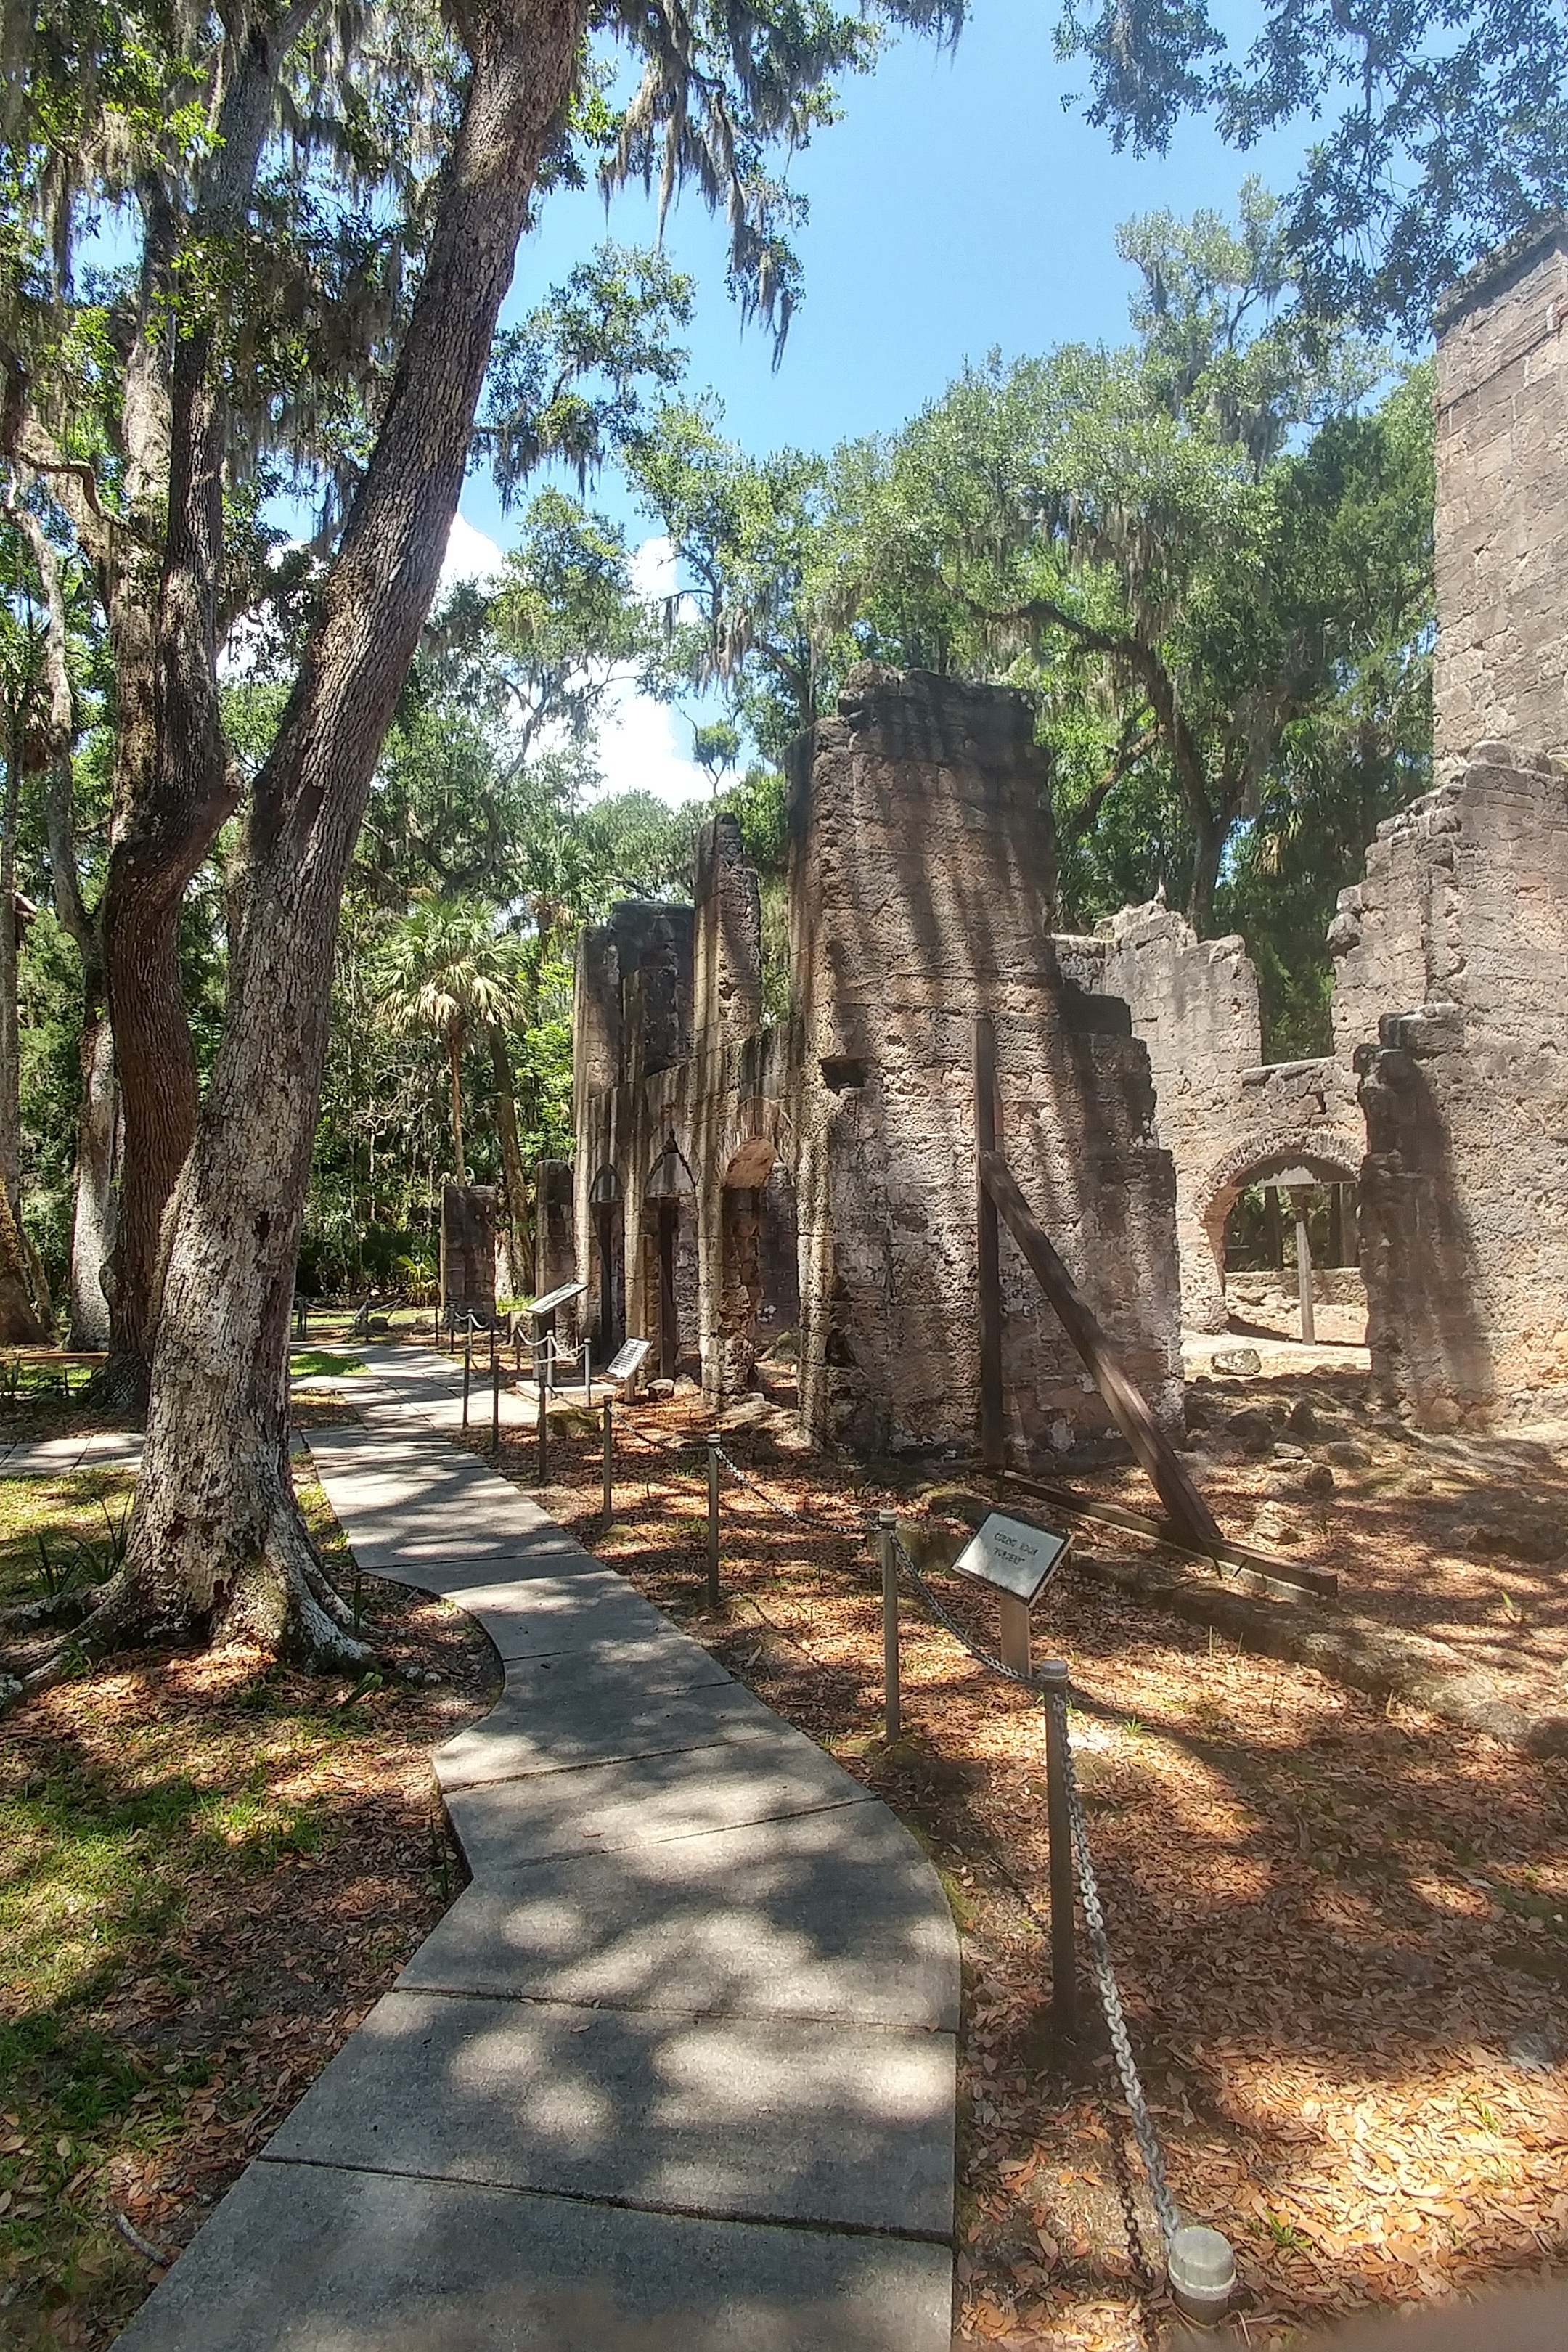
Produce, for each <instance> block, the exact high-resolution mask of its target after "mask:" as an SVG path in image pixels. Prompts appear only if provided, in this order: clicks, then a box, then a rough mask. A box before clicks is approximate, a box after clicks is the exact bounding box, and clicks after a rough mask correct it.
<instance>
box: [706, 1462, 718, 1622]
mask: <svg viewBox="0 0 1568 2352" xmlns="http://www.w3.org/2000/svg"><path fill="white" fill-rule="evenodd" d="M719 1600H720V1593H719V1441H718V1439H717V1438H716V1437H710V1439H709V1440H708V1606H709V1608H710V1609H715V1610H716V1609H717V1608H718V1606H719Z"/></svg>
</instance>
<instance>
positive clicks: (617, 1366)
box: [605, 1339, 653, 1381]
mask: <svg viewBox="0 0 1568 2352" xmlns="http://www.w3.org/2000/svg"><path fill="white" fill-rule="evenodd" d="M652 1346H653V1341H652V1340H651V1339H628V1340H627V1341H626V1346H625V1347H624V1348H623V1349H621V1351H620V1354H619V1355H618V1356H615V1357H612V1359H611V1360H610V1361H609V1363H607V1364H606V1365H605V1379H606V1380H607V1381H635V1380H636V1378H637V1374H638V1373H639V1372H640V1371H641V1370H642V1368H643V1365H644V1363H645V1362H646V1360H647V1354H648V1350H649V1349H651V1348H652Z"/></svg>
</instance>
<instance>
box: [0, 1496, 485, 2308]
mask: <svg viewBox="0 0 1568 2352" xmlns="http://www.w3.org/2000/svg"><path fill="white" fill-rule="evenodd" d="M317 1509H318V1514H319V1511H320V1503H319V1497H318V1500H317ZM362 1601H363V1607H364V1609H365V1612H366V1616H367V1619H368V1620H369V1621H370V1622H371V1624H372V1625H373V1627H374V1629H375V1631H376V1632H377V1633H378V1634H379V1636H380V1637H381V1639H382V1642H383V1644H384V1649H385V1652H386V1654H387V1655H388V1656H389V1658H391V1659H394V1660H395V1662H396V1663H397V1664H399V1665H401V1666H408V1665H415V1664H417V1665H418V1666H420V1667H421V1668H422V1669H423V1670H424V1671H425V1672H426V1673H430V1674H434V1675H439V1676H440V1677H441V1678H442V1679H441V1686H440V1687H435V1686H432V1688H430V1689H429V1690H425V1689H423V1688H422V1689H420V1690H418V1691H417V1692H411V1691H410V1690H409V1689H407V1688H406V1687H405V1686H403V1685H394V1684H392V1683H391V1682H384V1681H383V1679H382V1677H381V1676H380V1675H373V1676H369V1677H367V1678H366V1680H365V1682H364V1683H363V1684H362V1685H360V1686H359V1688H358V1689H350V1688H348V1687H346V1686H345V1685H342V1684H341V1683H332V1682H322V1681H320V1680H313V1679H311V1678H309V1677H307V1676H304V1675H296V1674H292V1673H289V1672H288V1671H285V1670H281V1669H279V1668H276V1667H274V1666H272V1665H271V1664H269V1662H268V1661H267V1660H265V1659H263V1658H261V1657H258V1656H254V1655H251V1654H247V1653H238V1652H225V1653H220V1654H197V1655H190V1654H184V1655H181V1654H175V1655H172V1656H171V1655H158V1656H154V1655H140V1656H136V1657H132V1658H126V1659H121V1660H117V1661H115V1662H114V1663H113V1664H111V1665H110V1666H107V1667H105V1668H103V1669H102V1670H100V1672H98V1673H96V1674H94V1675H90V1676H89V1677H85V1678H83V1679H82V1680H79V1681H76V1682H70V1683H67V1684H64V1685H61V1686H59V1687H58V1688H57V1689H55V1690H53V1691H50V1692H49V1693H47V1695H45V1696H42V1697H40V1698H38V1699H37V1700H35V1701H33V1702H32V1703H31V1704H30V1705H29V1706H26V1708H23V1709H20V1710H18V1711H17V1712H16V1714H15V1715H14V1716H13V1717H10V1718H8V1720H7V1722H6V1724H5V1737H4V1745H3V1748H0V1818H3V1819H4V1821H5V1829H6V1842H5V1852H4V1860H3V1862H0V1906H3V1907H0V1918H3V1920H4V1926H5V1937H4V1941H5V1954H4V1958H3V1959H0V2052H3V2053H4V2065H3V2066H0V2074H3V2077H4V2089H3V2091H0V2106H3V2109H4V2113H3V2116H0V2341H3V2342H4V2343H5V2344H6V2345H8V2346H16V2347H22V2346H27V2347H34V2346H38V2347H43V2346H48V2347H56V2346H67V2345H69V2346H78V2347H100V2346H102V2345H106V2344H108V2343H109V2342H110V2340H111V2338H112V2337H113V2336H114V2335H115V2333H116V2332H117V2330H118V2329H119V2328H120V2327H121V2326H123V2325H124V2323H125V2321H126V2319H127V2318H128V2317H129V2316H130V2314H131V2312H132V2310H133V2309H134V2308H135V2305H137V2303H139V2302H140V2301H141V2299H142V2296H143V2295H144V2294H146V2292H147V2290H148V2287H149V2286H150V2285H151V2284H152V2283H153V2280H154V2279H155V2278H156V2277H157V2276H158V2275H159V2270H158V2267H157V2265H156V2263H154V2262H153V2261H152V2260H150V2259H149V2256H148V2254H147V2253H146V2252H140V2251H138V2250H137V2249H136V2247H135V2245H134V2243H133V2242H132V2241H133V2239H140V2240H141V2241H142V2244H143V2246H144V2247H145V2248H147V2249H150V2250H151V2251H152V2252H153V2254H158V2255H163V2256H168V2255H172V2254H173V2253H174V2252H176V2251H177V2250H178V2248H179V2247H180V2246H182V2245H183V2244H184V2242H186V2241H187V2240H188V2239H189V2238H190V2236H191V2235H192V2233H193V2232H194V2231H195V2229H196V2228H197V2227H198V2225H199V2224H200V2222H201V2221H202V2220H203V2218H204V2217H205V2214H206V2213H207V2211H209V2210H210V2209H211V2207H212V2205H213V2204H214V2202H215V2201H216V2199H217V2198H218V2197H219V2196H221V2195H222V2193H223V2191H224V2190H225V2189H226V2188H227V2187H228V2186H229V2184H230V2183H231V2182H232V2181H233V2180H234V2179H236V2177H237V2174H238V2173H239V2172H240V2170H241V2169H242V2168H244V2166H245V2165H246V2164H247V2162H248V2161H249V2159H250V2158H252V2157H253V2156H254V2155H255V2154H256V2153H257V2151H258V2148H260V2147H263V2146H264V2145H265V2143H266V2141H267V2138H268V2135H269V2134H270V2133H271V2131H272V2130H273V2129H274V2128H275V2127H276V2126H277V2125H278V2124H279V2122H280V2121H281V2120H282V2118H283V2116H285V2115H287V2113H288V2112H289V2108H290V2107H291V2106H292V2105H293V2104H294V2103H295V2101H296V2100H297V2099H298V2098H299V2097H300V2095H301V2093H302V2092H303V2091H304V2090H305V2089H306V2088H307V2087H308V2086H309V2084H310V2082H311V2081H312V2080H313V2079H314V2078H315V2076H316V2075H317V2074H319V2073H320V2071H321V2067H322V2066H323V2065H324V2064H325V2063H326V2062H327V2060H328V2059H329V2058H330V2057H331V2055H332V2053H333V2052H334V2051H335V2050H336V2049H337V2048H338V2047H339V2046H340V2044H341V2043H342V2041H343V2040H344V2039H345V2037H346V2036H347V2035H348V2034H349V2033H350V2032H352V2031H353V2028H354V2026H355V2025H356V2024H357V2023H358V2022H359V2021H360V2019H361V2018H362V2017H363V2014H364V2012H365V2011H366V2010H367V2009H368V2008H369V2007H370V2006H371V2004H372V2003H373V2002H374V2000H376V1999H378V1998H379V1996H380V1995H381V1994H382V1993H383V1992H384V1990H386V1988H387V1986H388V1985H389V1984H390V1983H391V1981H392V1979H394V1977H395V1975H396V1973H397V1971H398V1969H399V1968H400V1967H401V1966H402V1964H403V1962H404V1960H405V1958H407V1956H408V1954H409V1953H410V1952H411V1951H413V1950H414V1949H415V1948H416V1946H417V1945H418V1944H419V1942H420V1941H421V1940H422V1939H423V1937H425V1936H426V1934H427V1933H428V1931H429V1929H430V1928H431V1927H432V1926H433V1925H434V1924H435V1922H436V1920H437V1918H438V1917H439V1916H440V1914H441V1912H442V1911H443V1910H444V1909H445V1908H446V1906H447V1903H448V1902H449V1901H450V1900H451V1898H452V1896H453V1895H455V1894H456V1892H457V1890H458V1885H459V1884H460V1865H459V1863H458V1856H457V1853H456V1851H455V1849H454V1847H453V1845H452V1843H451V1841H450V1838H449V1836H448V1834H447V1830H446V1826H445V1822H444V1820H443V1817H442V1815H441V1812H440V1809H439V1805H438V1802H437V1797H436V1791H435V1787H434V1781H433V1777H432V1773H431V1769H430V1761H429V1758H430V1750H431V1748H433V1747H434V1746H435V1745H437V1743H438V1742H439V1741H440V1740H442V1739H443V1738H447V1737H448V1736H449V1735H450V1733H451V1732H452V1731H453V1730H454V1729H455V1728H457V1727H458V1725H460V1724H461V1723H463V1722H465V1721H468V1720H469V1719H471V1718H472V1717H473V1716H474V1715H475V1714H477V1713H478V1712H479V1711H481V1709H482V1707H483V1706H485V1705H486V1704H488V1703H489V1693H490V1689H491V1684H490V1675H491V1671H492V1668H491V1659H490V1654H489V1647H488V1644H486V1643H484V1642H483V1640H482V1637H480V1636H479V1634H478V1633H477V1629H475V1628H474V1627H473V1626H472V1625H471V1624H470V1623H469V1622H468V1621H467V1620H465V1619H463V1618H462V1617H461V1616H460V1615H459V1614H458V1612H456V1611H453V1610H450V1609H448V1608H447V1607H445V1606H444V1604H442V1603H440V1602H438V1601H428V1600H426V1599H424V1598H423V1597H421V1596H418V1595H411V1594H407V1593H405V1592H404V1591H401V1590H399V1589H398V1588H395V1587H392V1586H388V1585H384V1584H380V1583H374V1582H372V1581H371V1580H366V1581H365V1584H364V1586H363V1592H362ZM117 2217H118V2218H117Z"/></svg>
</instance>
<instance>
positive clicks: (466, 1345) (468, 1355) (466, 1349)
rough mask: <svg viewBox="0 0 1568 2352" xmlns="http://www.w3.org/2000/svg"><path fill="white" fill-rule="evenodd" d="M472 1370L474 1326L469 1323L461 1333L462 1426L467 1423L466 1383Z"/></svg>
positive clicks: (471, 1374)
mask: <svg viewBox="0 0 1568 2352" xmlns="http://www.w3.org/2000/svg"><path fill="white" fill-rule="evenodd" d="M473 1370H474V1327H473V1325H472V1324H471V1323H470V1324H469V1326H468V1329H467V1330H466V1331H465V1332H464V1333H463V1427H464V1428H465V1429H467V1427H468V1383H469V1381H470V1380H471V1379H472V1378H473Z"/></svg>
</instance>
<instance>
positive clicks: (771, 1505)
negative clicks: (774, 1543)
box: [716, 1446, 876, 1543]
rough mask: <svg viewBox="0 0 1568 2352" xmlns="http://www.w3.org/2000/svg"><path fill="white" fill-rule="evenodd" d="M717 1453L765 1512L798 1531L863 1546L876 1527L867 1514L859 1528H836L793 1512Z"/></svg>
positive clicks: (826, 1521) (807, 1513) (833, 1523)
mask: <svg viewBox="0 0 1568 2352" xmlns="http://www.w3.org/2000/svg"><path fill="white" fill-rule="evenodd" d="M716 1450H717V1453H718V1455H719V1459H720V1461H721V1463H722V1464H723V1465H724V1467H725V1469H726V1470H728V1472H729V1473H730V1475H731V1478H734V1479H736V1480H737V1481H738V1482H739V1484H740V1485H741V1486H744V1487H746V1488H747V1489H748V1491H749V1492H750V1493H752V1494H753V1495H755V1496H756V1497H757V1499H758V1501H759V1502H761V1503H765V1504H766V1506H767V1507H768V1509H769V1510H770V1511H773V1512H775V1513H776V1514H777V1516H778V1517H780V1518H781V1519H793V1520H794V1521H795V1525H796V1527H797V1528H819V1529H820V1530H821V1532H822V1533H823V1534H824V1535H829V1536H837V1538H838V1540H839V1541H840V1543H864V1542H865V1540H866V1538H867V1537H868V1535H869V1534H870V1532H871V1529H872V1528H873V1527H874V1526H875V1525H876V1522H875V1520H874V1519H872V1518H871V1517H870V1515H869V1514H868V1515H867V1517H865V1518H863V1519H862V1520H861V1521H860V1522H859V1523H858V1526H856V1527H853V1528H844V1527H839V1526H838V1525H837V1522H836V1521H835V1520H832V1519H819V1518H817V1517H816V1515H815V1514H814V1513H813V1512H811V1511H796V1510H792V1508H791V1507H790V1506H789V1504H788V1503H781V1502H780V1501H779V1499H778V1497H777V1496H775V1495H770V1494H769V1493H768V1490H767V1488H766V1487H765V1486H758V1484H757V1482H756V1480H755V1479H754V1478H752V1477H751V1476H750V1475H748V1474H747V1473H746V1472H745V1471H744V1470H742V1467H741V1465H740V1464H739V1463H738V1462H734V1461H731V1458H730V1456H729V1454H726V1453H725V1451H724V1449H723V1447H722V1446H719V1447H718V1448H717V1449H716Z"/></svg>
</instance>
